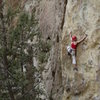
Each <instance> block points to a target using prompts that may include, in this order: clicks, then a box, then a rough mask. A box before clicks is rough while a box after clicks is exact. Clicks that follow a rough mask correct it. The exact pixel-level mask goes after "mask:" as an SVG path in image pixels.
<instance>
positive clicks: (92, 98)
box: [10, 0, 100, 100]
mask: <svg viewBox="0 0 100 100" xmlns="http://www.w3.org/2000/svg"><path fill="white" fill-rule="evenodd" d="M10 1H12V0H10ZM15 1H16V2H12V5H19V4H21V5H22V8H24V10H25V11H27V12H28V13H29V14H30V15H31V10H32V9H33V8H37V11H36V14H37V15H38V18H39V25H40V30H41V32H42V39H43V40H44V41H48V39H49V42H50V43H51V44H52V46H51V51H50V57H49V58H48V62H47V63H46V64H44V67H45V71H44V72H43V80H44V85H45V89H46V92H47V95H48V98H49V99H48V100H100V0H41V2H40V3H39V2H38V0H37V1H36V0H23V2H22V0H20V3H18V0H15ZM63 25H64V26H63ZM70 31H72V34H76V35H77V36H78V39H79V38H81V36H83V34H84V33H86V34H88V37H87V38H86V39H85V41H84V42H82V43H81V44H80V45H79V46H78V49H77V63H78V68H79V72H78V73H74V72H73V66H72V64H71V58H70V57H69V56H68V55H67V52H66V45H69V44H70V39H69V35H68V33H69V32H70ZM35 63H36V62H35ZM37 65H38V64H37V63H36V66H37Z"/></svg>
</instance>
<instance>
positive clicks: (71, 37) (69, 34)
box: [69, 32, 72, 40]
mask: <svg viewBox="0 0 100 100" xmlns="http://www.w3.org/2000/svg"><path fill="white" fill-rule="evenodd" d="M69 35H70V39H71V40H72V32H70V33H69Z"/></svg>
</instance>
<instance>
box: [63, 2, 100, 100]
mask: <svg viewBox="0 0 100 100" xmlns="http://www.w3.org/2000/svg"><path fill="white" fill-rule="evenodd" d="M99 10H100V1H99V0H96V1H95V0H68V4H67V7H66V15H65V23H64V27H63V33H62V54H61V55H62V73H63V74H62V76H63V77H64V79H66V78H67V77H69V78H70V80H74V79H75V78H76V79H78V77H76V76H75V74H73V71H72V68H73V66H72V64H71V59H70V57H68V55H67V54H66V48H65V46H66V45H69V43H70V40H69V35H68V33H69V32H70V31H72V34H76V35H77V36H78V39H79V38H81V36H82V35H83V34H85V33H86V34H88V37H87V38H86V39H85V41H83V42H82V43H81V44H79V46H78V49H77V63H78V68H79V73H80V72H81V73H82V77H83V78H84V81H85V82H86V84H87V86H86V88H85V87H84V86H85V84H84V85H83V86H82V85H81V86H82V87H78V84H79V85H80V84H81V80H78V83H77V81H76V83H74V84H73V87H72V90H73V91H74V87H75V88H76V90H77V91H78V92H80V91H82V92H81V93H80V94H78V96H77V97H76V96H74V95H73V94H70V95H68V97H69V99H68V100H92V98H93V97H94V96H95V95H96V94H98V93H99V92H100V91H99V90H100V89H99V85H98V84H99V83H100V82H99V69H100V67H99V65H100V64H99V62H100V59H99V58H100V57H99V55H100V49H99V46H100V21H99V20H100V13H99ZM97 70H98V72H97ZM66 76H67V77H66ZM78 76H79V75H78ZM79 79H81V78H79ZM96 80H98V82H97V81H96ZM70 83H71V82H70ZM63 84H66V81H65V80H63ZM75 84H76V85H75ZM82 88H85V89H82ZM66 98H67V93H66V92H64V97H63V100H67V99H66ZM73 98H74V99H73ZM95 98H96V97H95ZM93 100H95V99H93Z"/></svg>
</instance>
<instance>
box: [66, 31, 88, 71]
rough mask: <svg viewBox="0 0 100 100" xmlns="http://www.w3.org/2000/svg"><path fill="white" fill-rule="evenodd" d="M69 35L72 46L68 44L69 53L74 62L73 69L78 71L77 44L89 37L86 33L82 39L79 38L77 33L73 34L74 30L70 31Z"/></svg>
mask: <svg viewBox="0 0 100 100" xmlns="http://www.w3.org/2000/svg"><path fill="white" fill-rule="evenodd" d="M69 35H70V39H71V46H67V50H68V55H71V56H72V64H73V65H74V68H73V70H75V71H78V68H77V62H76V49H77V45H78V44H79V43H81V42H82V41H83V40H84V39H85V38H86V37H87V34H85V35H84V36H83V37H82V38H81V39H80V40H77V37H76V36H75V35H74V36H72V32H70V33H69Z"/></svg>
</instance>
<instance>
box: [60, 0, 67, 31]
mask: <svg viewBox="0 0 100 100" xmlns="http://www.w3.org/2000/svg"><path fill="white" fill-rule="evenodd" d="M67 3H68V0H65V1H64V4H65V6H64V13H63V18H62V23H61V30H62V29H63V26H64V22H65V14H66V6H67Z"/></svg>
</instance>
